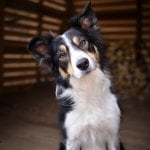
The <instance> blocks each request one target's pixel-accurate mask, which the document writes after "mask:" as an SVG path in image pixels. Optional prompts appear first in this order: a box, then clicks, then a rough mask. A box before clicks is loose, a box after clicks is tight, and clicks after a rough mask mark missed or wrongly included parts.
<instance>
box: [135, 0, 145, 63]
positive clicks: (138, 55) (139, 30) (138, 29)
mask: <svg viewBox="0 0 150 150" xmlns="http://www.w3.org/2000/svg"><path fill="white" fill-rule="evenodd" d="M142 12H143V9H142V1H141V0H136V41H135V48H136V62H137V63H138V64H142V63H143V60H142V58H141V56H142V55H141V48H142V47H141V45H142V28H143V24H142Z"/></svg>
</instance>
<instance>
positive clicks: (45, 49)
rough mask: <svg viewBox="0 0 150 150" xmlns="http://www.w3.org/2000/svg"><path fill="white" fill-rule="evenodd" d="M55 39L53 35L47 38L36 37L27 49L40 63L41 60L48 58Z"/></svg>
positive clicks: (49, 34)
mask: <svg viewBox="0 0 150 150" xmlns="http://www.w3.org/2000/svg"><path fill="white" fill-rule="evenodd" d="M53 38H54V37H53V36H52V34H51V33H48V34H47V35H45V36H36V37H34V38H33V39H32V40H31V41H30V42H29V44H28V47H27V49H28V51H29V52H30V53H31V54H32V55H33V56H34V58H36V59H37V60H38V61H39V60H40V59H41V58H48V57H49V55H50V45H51V42H52V40H53Z"/></svg>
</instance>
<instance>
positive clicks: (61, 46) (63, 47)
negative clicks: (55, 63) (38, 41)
mask: <svg viewBox="0 0 150 150" xmlns="http://www.w3.org/2000/svg"><path fill="white" fill-rule="evenodd" d="M59 48H60V50H62V51H64V52H67V48H66V46H65V45H60V46H59Z"/></svg>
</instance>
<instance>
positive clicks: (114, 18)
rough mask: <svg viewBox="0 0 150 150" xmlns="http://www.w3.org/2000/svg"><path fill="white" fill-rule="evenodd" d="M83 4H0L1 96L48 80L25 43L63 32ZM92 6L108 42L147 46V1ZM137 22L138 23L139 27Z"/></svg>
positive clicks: (51, 0)
mask: <svg viewBox="0 0 150 150" xmlns="http://www.w3.org/2000/svg"><path fill="white" fill-rule="evenodd" d="M138 1H139V2H140V3H141V8H140V10H141V13H138V7H137V2H138ZM86 2H87V0H74V1H73V0H21V1H20V0H11V1H10V0H1V1H0V19H1V22H0V40H1V44H0V93H4V92H7V91H12V90H17V89H22V88H25V87H29V86H33V85H38V84H39V83H42V82H44V81H45V80H49V79H50V78H47V73H46V72H45V70H43V69H40V70H39V69H38V67H37V65H36V62H35V60H34V59H33V58H32V56H30V55H29V54H28V53H27V50H26V46H27V42H28V41H29V40H30V39H31V38H32V37H33V36H34V35H37V34H44V33H46V32H48V31H49V30H51V31H53V32H54V33H55V34H56V35H57V34H59V33H61V32H62V31H64V30H65V29H66V28H67V20H68V18H70V17H71V16H72V15H74V14H76V13H79V12H80V11H81V10H82V9H83V6H84V4H85V3H86ZM92 5H93V7H94V10H95V11H96V14H97V16H98V19H99V22H98V23H99V24H100V27H101V31H102V34H103V37H104V40H105V41H106V42H107V43H110V42H115V43H117V42H119V41H130V42H131V41H132V42H136V41H138V37H141V38H142V40H143V41H144V43H145V42H146V44H148V45H149V46H150V19H149V18H150V1H149V0H92ZM139 14H141V20H140V18H139ZM138 21H139V22H141V25H139V26H138ZM139 28H140V29H139ZM137 31H140V32H137ZM141 43H142V42H141Z"/></svg>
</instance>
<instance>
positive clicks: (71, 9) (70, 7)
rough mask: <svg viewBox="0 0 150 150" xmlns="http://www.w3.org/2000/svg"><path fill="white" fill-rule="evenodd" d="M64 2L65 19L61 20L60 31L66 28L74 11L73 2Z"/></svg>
mask: <svg viewBox="0 0 150 150" xmlns="http://www.w3.org/2000/svg"><path fill="white" fill-rule="evenodd" d="M65 1H66V18H65V19H64V20H63V24H62V26H61V29H60V31H61V32H62V31H65V30H66V29H67V28H68V20H69V19H70V18H71V17H72V16H74V14H75V9H74V1H73V0H70V1H68V0H65Z"/></svg>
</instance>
